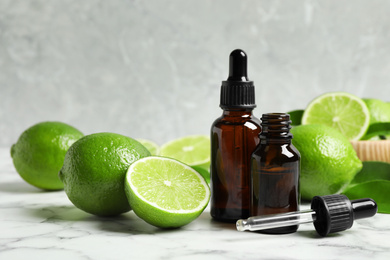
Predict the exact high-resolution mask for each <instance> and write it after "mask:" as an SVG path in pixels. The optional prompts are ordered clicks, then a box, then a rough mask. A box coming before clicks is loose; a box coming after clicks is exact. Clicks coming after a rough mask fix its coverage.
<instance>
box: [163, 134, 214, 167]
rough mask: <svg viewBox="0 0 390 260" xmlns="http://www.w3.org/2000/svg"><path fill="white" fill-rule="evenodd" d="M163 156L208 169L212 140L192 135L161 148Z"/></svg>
mask: <svg viewBox="0 0 390 260" xmlns="http://www.w3.org/2000/svg"><path fill="white" fill-rule="evenodd" d="M161 156H165V157H170V158H174V159H176V160H179V161H181V162H183V163H185V164H188V165H190V166H205V167H203V168H206V166H207V165H209V164H210V138H209V137H208V136H206V135H190V136H186V137H182V138H179V139H176V140H173V141H170V142H168V143H166V144H164V145H163V146H162V147H161Z"/></svg>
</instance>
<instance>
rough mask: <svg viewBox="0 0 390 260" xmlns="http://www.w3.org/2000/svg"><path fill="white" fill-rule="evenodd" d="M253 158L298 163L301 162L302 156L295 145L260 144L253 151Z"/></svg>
mask: <svg viewBox="0 0 390 260" xmlns="http://www.w3.org/2000/svg"><path fill="white" fill-rule="evenodd" d="M253 157H256V158H258V159H259V158H261V159H262V160H269V159H275V158H279V159H281V160H284V159H285V160H288V161H296V160H300V158H301V155H300V153H299V151H298V149H297V148H296V147H295V146H294V145H293V144H291V143H290V144H282V143H279V144H278V143H273V144H269V143H267V144H263V143H260V144H259V145H258V146H257V147H256V149H255V150H254V151H253Z"/></svg>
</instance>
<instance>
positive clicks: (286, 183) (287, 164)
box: [251, 113, 300, 234]
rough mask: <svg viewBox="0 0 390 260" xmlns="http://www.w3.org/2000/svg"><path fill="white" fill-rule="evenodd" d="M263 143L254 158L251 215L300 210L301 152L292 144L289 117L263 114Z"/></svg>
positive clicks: (279, 230) (281, 231) (291, 229)
mask: <svg viewBox="0 0 390 260" xmlns="http://www.w3.org/2000/svg"><path fill="white" fill-rule="evenodd" d="M261 120H262V124H261V126H262V132H261V134H260V144H259V145H258V146H257V148H256V149H255V151H254V152H253V154H252V159H251V175H252V177H251V178H252V181H251V185H252V187H251V191H252V196H251V215H252V216H261V215H268V214H277V213H287V212H292V211H298V210H299V201H300V198H299V172H300V154H299V152H298V150H297V149H296V148H295V147H294V146H293V145H292V144H291V139H292V134H291V133H290V128H291V126H290V124H291V121H290V116H289V115H288V114H282V113H271V114H263V116H262V118H261ZM297 229H298V226H297V225H295V226H288V227H283V228H274V229H267V230H262V231H261V232H263V233H274V234H284V233H292V232H295V231H296V230H297Z"/></svg>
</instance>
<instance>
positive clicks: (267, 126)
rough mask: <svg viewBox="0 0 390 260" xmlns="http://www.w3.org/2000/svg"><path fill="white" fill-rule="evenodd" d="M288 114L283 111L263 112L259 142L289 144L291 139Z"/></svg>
mask: <svg viewBox="0 0 390 260" xmlns="http://www.w3.org/2000/svg"><path fill="white" fill-rule="evenodd" d="M290 124H291V120H290V115H289V114H285V113H269V114H263V116H262V117H261V126H262V132H261V134H260V143H262V144H265V143H283V144H290V143H291V139H292V137H293V136H292V134H291V133H290V129H291V126H290Z"/></svg>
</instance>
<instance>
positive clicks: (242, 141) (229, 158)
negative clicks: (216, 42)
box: [210, 50, 261, 222]
mask: <svg viewBox="0 0 390 260" xmlns="http://www.w3.org/2000/svg"><path fill="white" fill-rule="evenodd" d="M220 107H221V108H222V109H223V113H222V116H221V117H219V118H218V119H217V120H215V121H214V123H213V125H212V126H211V167H210V174H211V181H210V182H211V184H210V186H211V187H210V188H211V202H210V204H211V216H212V217H213V218H214V219H215V220H218V221H225V222H235V221H237V220H238V219H240V218H247V217H249V213H250V196H251V193H250V158H251V154H252V152H253V151H254V150H255V148H256V146H257V144H258V143H259V141H260V139H259V133H260V131H261V127H260V120H259V119H258V118H256V117H254V116H253V114H252V110H253V109H254V108H255V107H256V105H255V89H254V85H253V82H252V81H249V79H248V77H247V56H246V54H245V52H244V51H242V50H234V51H233V52H232V53H231V54H230V62H229V77H228V79H227V80H226V81H223V82H222V86H221V99H220Z"/></svg>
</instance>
